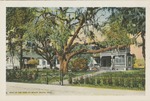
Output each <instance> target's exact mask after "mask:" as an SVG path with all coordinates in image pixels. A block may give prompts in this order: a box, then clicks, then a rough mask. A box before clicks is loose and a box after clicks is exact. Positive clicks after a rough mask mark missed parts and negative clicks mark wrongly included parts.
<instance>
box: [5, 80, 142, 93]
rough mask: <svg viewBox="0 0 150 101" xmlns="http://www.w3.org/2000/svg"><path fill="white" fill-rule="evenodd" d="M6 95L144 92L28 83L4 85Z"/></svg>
mask: <svg viewBox="0 0 150 101" xmlns="http://www.w3.org/2000/svg"><path fill="white" fill-rule="evenodd" d="M6 87H7V88H6V94H7V95H82V96H83V95H115V96H134V95H141V96H144V95H145V91H135V90H118V89H104V88H89V87H75V86H60V85H46V84H28V83H14V82H7V83H6Z"/></svg>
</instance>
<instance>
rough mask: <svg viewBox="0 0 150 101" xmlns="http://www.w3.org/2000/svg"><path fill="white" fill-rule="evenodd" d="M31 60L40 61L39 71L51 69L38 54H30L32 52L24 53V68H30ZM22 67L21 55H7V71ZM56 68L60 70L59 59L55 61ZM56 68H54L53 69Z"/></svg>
mask: <svg viewBox="0 0 150 101" xmlns="http://www.w3.org/2000/svg"><path fill="white" fill-rule="evenodd" d="M30 59H36V60H38V64H37V66H36V67H37V68H39V69H43V68H50V64H49V63H48V62H47V61H46V60H45V59H44V58H42V57H41V56H39V55H38V54H36V53H33V52H32V53H30V52H28V53H27V52H24V53H23V60H22V61H23V67H24V68H28V67H29V65H28V61H29V60H30ZM19 65H20V62H19V55H17V54H16V55H14V56H11V55H10V54H9V53H7V55H6V69H14V68H18V69H19V68H20V67H19ZM55 65H56V66H55V67H57V68H59V67H60V64H59V62H58V60H57V59H55ZM53 68H54V67H53Z"/></svg>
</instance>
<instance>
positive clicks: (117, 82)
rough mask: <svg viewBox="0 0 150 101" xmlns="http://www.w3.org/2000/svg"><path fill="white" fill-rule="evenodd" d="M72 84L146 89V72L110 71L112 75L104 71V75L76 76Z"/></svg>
mask: <svg viewBox="0 0 150 101" xmlns="http://www.w3.org/2000/svg"><path fill="white" fill-rule="evenodd" d="M138 74H139V75H138ZM72 84H86V85H87V84H88V85H96V86H101V87H103V86H110V87H123V88H137V89H145V74H144V72H143V71H142V72H132V73H130V72H115V73H110V75H108V73H104V75H99V76H91V77H85V78H84V77H80V78H75V79H73V80H72Z"/></svg>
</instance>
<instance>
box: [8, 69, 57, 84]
mask: <svg viewBox="0 0 150 101" xmlns="http://www.w3.org/2000/svg"><path fill="white" fill-rule="evenodd" d="M6 81H9V82H27V83H41V84H43V83H44V84H47V83H52V82H56V81H59V72H58V71H56V72H53V71H52V70H40V71H39V70H37V69H22V70H7V71H6Z"/></svg>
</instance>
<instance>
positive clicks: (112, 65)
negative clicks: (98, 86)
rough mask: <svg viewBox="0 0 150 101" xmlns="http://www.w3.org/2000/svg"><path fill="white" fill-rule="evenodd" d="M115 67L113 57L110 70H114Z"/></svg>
mask: <svg viewBox="0 0 150 101" xmlns="http://www.w3.org/2000/svg"><path fill="white" fill-rule="evenodd" d="M113 65H114V59H113V55H111V67H110V69H111V70H112V69H113V67H114V66H113Z"/></svg>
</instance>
